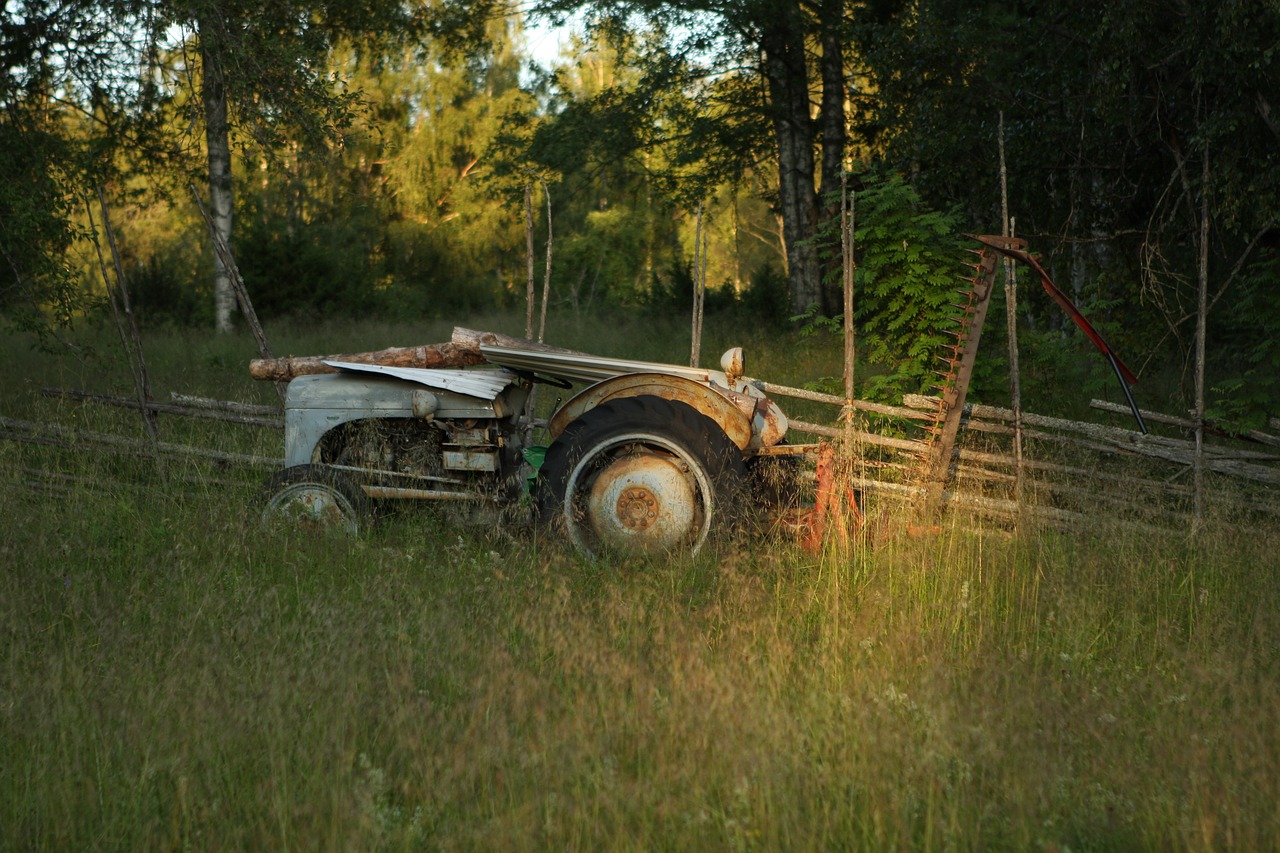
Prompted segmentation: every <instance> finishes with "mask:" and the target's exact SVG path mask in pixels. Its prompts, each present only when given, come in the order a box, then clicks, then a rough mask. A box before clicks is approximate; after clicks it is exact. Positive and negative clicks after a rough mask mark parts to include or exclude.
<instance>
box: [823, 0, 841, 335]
mask: <svg viewBox="0 0 1280 853" xmlns="http://www.w3.org/2000/svg"><path fill="white" fill-rule="evenodd" d="M843 9H844V6H843V3H842V2H841V0H825V2H823V4H822V8H821V10H820V13H821V15H822V20H821V21H820V22H819V26H820V27H821V38H822V59H821V69H822V112H821V115H820V117H819V121H820V122H821V129H822V187H821V190H820V191H819V211H820V215H821V222H820V226H821V223H827V222H835V221H838V219H839V217H840V201H839V193H840V191H841V186H842V184H841V175H842V174H843V173H844V167H845V163H844V153H845V110H844V105H845V77H844V40H843V39H842V38H841V25H842V23H843V20H842V14H843ZM821 263H822V278H823V282H824V284H823V288H822V296H823V299H822V311H823V313H824V314H829V315H833V316H834V315H835V314H836V313H838V312H839V311H840V310H842V308H843V302H844V294H843V292H842V290H843V289H842V287H841V285H840V283H841V281H842V276H841V275H839V274H838V273H839V272H840V271H841V270H842V268H843V258H842V257H841V254H840V252H839V251H838V249H837V246H836V245H835V244H832V245H831V247H830V248H828V249H826V250H824V251H823V252H822V257H821Z"/></svg>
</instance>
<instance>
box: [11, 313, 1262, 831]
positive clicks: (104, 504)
mask: <svg viewBox="0 0 1280 853" xmlns="http://www.w3.org/2000/svg"><path fill="white" fill-rule="evenodd" d="M466 325H469V326H471V327H473V328H493V329H494V330H497V331H505V332H515V333H518V331H519V325H520V320H519V318H515V317H507V316H487V317H474V318H469V319H468V320H467V321H466ZM606 328H607V331H608V337H607V338H605V337H604V332H603V331H602V329H606ZM268 331H270V332H272V333H273V336H274V342H275V344H276V350H277V352H279V353H287V352H293V353H297V354H313V353H316V352H322V351H352V350H359V349H372V348H379V347H383V346H388V345H395V344H413V343H425V342H430V341H436V340H445V339H447V337H448V326H446V325H444V324H439V325H424V326H410V325H408V324H405V325H399V326H396V325H388V324H371V323H370V324H354V323H353V324H347V325H336V324H335V325H330V326H324V325H319V326H309V327H308V326H297V327H289V326H285V327H282V328H280V329H276V330H271V329H269V330H268ZM681 332H682V328H681V326H680V325H677V324H674V323H673V324H671V325H670V326H669V327H663V328H660V329H658V330H657V332H655V330H654V328H653V324H652V323H651V322H647V321H642V320H627V319H614V320H611V321H610V322H608V323H607V324H592V323H586V322H583V323H582V324H571V325H567V327H566V328H565V329H564V330H563V331H560V332H558V333H557V335H556V336H554V337H553V338H552V340H553V341H554V342H556V343H561V344H564V345H567V346H572V347H579V348H584V349H588V350H594V351H597V352H600V353H601V354H606V355H620V356H629V357H639V358H655V359H663V360H670V361H682V360H684V359H685V358H686V356H685V355H684V354H683V353H684V352H687V350H684V351H683V352H682V350H681V349H680V346H681V345H680V344H679V340H680V339H681V337H680V336H681ZM683 332H684V334H686V335H687V329H685V330H683ZM73 341H74V342H75V343H76V345H77V347H78V349H69V348H66V347H61V348H59V349H58V351H57V352H56V353H53V354H40V353H38V352H36V351H34V350H32V349H31V348H30V346H29V344H30V341H29V340H27V339H25V338H23V337H22V336H12V337H11V338H10V339H9V340H8V341H7V342H6V343H5V344H4V345H3V346H4V349H3V352H4V353H5V360H6V366H7V367H8V370H7V371H6V375H5V378H4V379H3V380H0V383H3V385H2V387H3V388H4V392H3V395H2V396H0V400H2V401H3V402H2V404H0V415H4V416H9V417H21V418H27V419H32V420H45V421H49V422H56V423H61V424H80V425H92V426H93V427H94V428H96V429H108V428H110V429H113V430H115V431H117V432H119V433H121V434H130V435H136V436H141V429H140V427H139V425H138V419H137V417H136V415H130V414H129V413H127V412H124V411H117V410H102V409H99V408H93V409H90V408H86V407H83V406H80V405H78V404H74V403H70V402H66V401H60V400H53V399H48V398H45V397H42V396H40V394H39V393H38V392H39V389H40V388H41V387H42V386H44V385H61V386H64V387H83V388H87V389H89V390H94V391H101V392H114V393H127V389H128V387H129V386H128V379H127V372H126V370H125V368H124V367H123V363H122V361H121V359H120V357H119V356H118V354H117V353H118V350H119V343H118V342H117V341H115V340H114V331H113V330H105V329H87V330H83V331H82V332H80V333H77V335H76V336H75V337H74V338H73ZM602 341H605V342H606V343H601V342H602ZM731 343H732V344H742V345H744V346H745V347H746V349H747V353H748V359H749V361H748V371H749V372H750V373H753V374H754V375H759V376H764V377H766V378H769V379H771V380H773V381H777V382H786V383H799V382H803V381H806V380H808V379H812V378H816V377H817V376H820V375H824V374H831V373H834V372H836V371H837V370H838V365H839V353H838V352H834V351H829V350H830V349H831V348H830V346H829V344H828V343H827V342H822V341H815V340H814V339H803V340H801V339H795V338H792V337H789V336H788V335H784V334H780V333H779V334H775V333H770V332H768V331H767V330H765V329H761V328H756V329H753V330H750V331H749V333H748V334H747V336H746V337H745V339H743V338H742V337H741V336H735V334H734V332H733V330H732V329H730V328H728V327H713V328H710V329H708V332H707V342H706V343H704V346H703V350H704V352H719V350H720V349H722V348H724V347H725V346H728V345H729V344H731ZM146 344H147V347H148V358H149V362H150V365H151V368H152V381H153V383H154V384H155V386H156V388H157V389H160V390H163V391H164V392H165V393H167V392H168V391H169V390H176V391H181V392H184V393H193V394H204V395H207V396H214V397H220V398H224V399H239V400H245V401H254V402H268V401H270V400H271V399H272V396H273V392H272V389H271V388H270V387H269V386H261V385H255V384H254V383H253V382H252V381H251V380H249V379H248V377H247V373H246V372H245V369H244V364H245V362H246V361H247V360H248V358H250V357H251V356H252V354H253V349H252V343H251V341H250V340H249V338H248V337H247V336H244V337H240V336H236V337H232V338H218V339H215V338H212V337H206V336H204V335H203V334H196V333H192V332H186V331H182V330H176V329H169V330H150V331H148V332H147V338H146ZM685 346H687V344H685ZM161 430H162V437H165V438H166V439H167V440H171V441H184V442H187V443H200V444H204V445H206V446H219V447H225V448H227V449H233V450H237V451H240V452H252V453H257V454H261V455H266V456H278V455H279V454H280V452H281V450H280V448H281V438H280V435H279V433H278V432H277V433H272V432H270V431H268V430H246V429H244V428H241V427H234V426H227V425H215V424H213V423H212V422H194V423H188V422H179V421H175V420H162V421H161ZM52 465H56V466H57V467H58V468H59V470H62V471H64V472H67V473H71V474H74V475H75V476H76V477H78V478H82V479H78V480H74V481H72V480H67V481H65V484H64V485H62V486H61V487H58V488H51V487H49V485H48V484H47V483H46V484H45V487H43V488H33V487H31V485H30V484H29V480H30V477H29V476H27V473H26V472H28V469H31V468H33V467H48V466H52ZM0 477H2V478H3V479H2V480H0V483H3V488H2V489H0V518H2V519H3V522H2V523H3V531H4V532H3V543H2V544H0V567H2V568H0V848H3V849H13V850H96V849H174V848H181V849H196V850H225V849H264V850H287V849H297V850H329V849H340V850H437V849H439V850H525V849H552V850H597V849H611V850H612V849H619V850H831V849H840V850H883V849H921V850H934V849H938V850H993V849H1014V850H1046V851H1048V850H1055V851H1065V850H1073V851H1079V850H1126V851H1127V850H1138V849H1159V850H1165V849H1188V850H1218V849H1234V850H1266V849H1277V848H1280V769H1277V768H1280V584H1277V569H1278V568H1280V558H1277V556H1276V554H1277V553H1278V552H1280V531H1277V530H1276V529H1268V528H1256V529H1250V530H1242V529H1239V528H1237V527H1234V526H1231V525H1230V524H1228V523H1227V521H1229V519H1227V520H1222V519H1219V520H1215V521H1213V522H1212V523H1210V524H1208V525H1206V526H1205V527H1204V528H1203V529H1202V530H1199V531H1196V532H1195V533H1194V534H1192V533H1190V532H1188V531H1185V530H1183V531H1169V532H1167V533H1159V532H1154V531H1150V530H1147V531H1143V532H1135V531H1134V530H1133V529H1126V528H1121V527H1117V526H1115V525H1112V524H1110V523H1109V522H1108V520H1107V519H1106V518H1104V517H1102V516H1099V518H1098V519H1097V522H1096V524H1094V525H1091V526H1090V527H1088V528H1087V529H1076V530H1070V531H1064V530H1054V529H1050V528H1040V527H1036V526H1034V525H1032V524H1030V523H1027V524H1024V525H1022V526H1020V527H1018V528H1017V529H1009V528H1007V527H994V526H986V525H984V524H983V523H982V522H981V521H979V520H977V519H973V518H966V517H959V516H952V517H949V518H948V519H947V521H946V524H945V525H944V526H943V528H942V529H941V531H940V532H939V533H938V534H937V535H932V536H927V537H920V538H913V537H910V536H906V535H893V536H878V537H876V538H875V539H874V540H872V539H869V538H864V539H862V540H859V541H857V542H855V543H853V545H852V546H851V547H849V548H847V549H844V548H839V547H836V546H834V545H833V546H831V547H829V548H827V549H826V550H825V551H824V552H822V553H820V554H817V555H811V554H808V553H806V552H804V551H802V550H800V549H798V548H797V547H796V546H795V544H794V543H793V542H791V541H789V540H787V539H785V538H776V537H775V538H762V537H759V536H755V535H748V534H744V535H740V536H738V537H735V538H732V539H728V540H725V541H719V542H716V543H715V544H714V546H713V547H710V548H708V549H706V550H704V552H703V553H701V554H700V555H699V556H698V557H697V558H695V559H692V560H683V561H673V560H659V559H654V560H636V561H632V562H629V563H627V564H600V563H593V562H588V561H584V560H582V559H580V558H579V557H577V556H575V555H574V554H573V553H572V552H571V551H569V550H568V549H567V548H566V547H565V546H564V545H563V543H561V542H558V541H555V540H554V539H552V538H550V537H548V536H547V535H545V534H543V533H541V532H540V531H538V530H536V529H533V528H530V527H525V526H518V525H511V526H503V527H468V526H463V525H458V524H455V523H452V522H451V521H450V519H449V518H448V517H446V514H444V513H442V512H440V511H437V510H433V509H431V508H420V509H415V510H414V511H411V512H399V513H395V514H394V515H392V516H390V517H388V518H385V519H383V520H382V521H381V522H380V523H379V524H377V525H375V526H374V527H372V528H371V529H370V530H368V531H367V532H365V533H364V534H363V535H362V536H360V537H359V538H356V539H348V538H343V537H339V536H309V535H304V534H303V533H301V532H299V531H296V530H264V529H263V528H261V527H260V526H259V525H258V524H257V523H256V514H255V512H254V507H255V501H256V500H257V499H258V481H255V479H254V478H253V477H252V476H243V475H241V474H239V473H238V472H236V471H231V470H220V469H217V468H214V467H210V466H208V465H203V466H202V465H196V464H194V463H187V462H174V461H170V462H167V463H165V464H155V463H154V462H151V461H149V460H145V459H138V458H127V457H126V458H121V457H109V456H104V455H101V454H96V453H86V452H76V451H75V450H74V449H72V450H70V451H67V450H61V449H58V448H48V447H39V446H33V445H20V444H16V443H13V442H2V443H0Z"/></svg>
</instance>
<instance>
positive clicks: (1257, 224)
mask: <svg viewBox="0 0 1280 853" xmlns="http://www.w3.org/2000/svg"><path fill="white" fill-rule="evenodd" d="M530 26H538V27H552V26H562V27H564V32H567V33H571V35H570V36H568V37H567V38H566V40H565V42H564V43H563V47H562V50H561V53H560V55H559V56H557V57H555V58H553V59H547V58H545V57H537V58H535V56H533V54H532V53H531V51H530V40H529V29H528V28H529V27H530ZM1278 47H1280V3H1277V2H1276V0H1226V2H1222V3H1217V4H1198V3H1192V2H1187V0H1084V2H1083V3H1081V2H1070V3H1068V2H1065V0H1024V2H1019V3H1015V4H977V5H975V4H972V3H965V2H960V0H933V2H928V3H923V2H913V1H912V0H868V2H850V0H805V2H800V0H787V1H786V2H765V0H748V2H738V3H722V2H715V0H669V2H659V0H629V2H603V0H599V1H598V2H593V0H533V2H522V3H514V4H513V3H507V2H503V0H461V2H439V1H438V0H361V2H358V3H348V2H338V0H330V2H300V0H285V2H279V3H269V4H261V3H258V4H253V3H247V2H243V0H60V2H52V0H11V2H6V4H5V7H4V16H3V19H2V20H0V59H2V60H3V61H2V62H0V152H3V154H0V253H2V254H3V262H4V268H5V269H4V276H3V283H2V284H0V311H3V314H4V317H5V318H6V320H7V321H9V322H10V323H11V324H13V325H15V326H17V327H20V328H34V329H37V330H39V331H41V332H42V333H44V334H45V339H46V340H47V341H54V342H56V340H57V332H58V329H59V327H60V326H61V325H63V324H67V323H72V322H76V321H78V320H81V319H92V318H94V317H95V316H98V315H100V314H101V313H102V312H103V310H104V305H105V292H106V289H105V286H104V269H103V266H102V262H101V259H100V258H101V255H100V252H102V251H103V244H102V237H101V235H100V229H101V226H102V225H103V221H102V220H103V216H104V214H105V213H107V212H109V214H110V217H111V219H112V224H113V225H114V226H115V231H116V238H117V242H118V250H119V256H120V259H121V262H122V269H123V274H124V277H125V279H126V280H127V282H128V284H129V287H130V290H131V293H132V296H133V307H134V310H135V313H136V314H137V316H138V317H139V319H140V320H141V322H142V323H143V324H144V325H147V324H160V323H170V324H178V325H182V326H187V327H191V328H193V329H199V330H208V332H209V333H213V331H214V330H215V329H217V330H222V331H227V330H230V329H231V328H232V327H233V310H232V301H231V299H232V298H231V295H230V291H229V289H228V287H227V271H226V270H225V269H221V268H220V264H219V263H218V262H217V261H216V260H215V257H214V253H213V251H212V249H211V241H210V240H209V234H208V230H207V229H206V228H205V225H204V223H203V221H202V220H201V217H200V213H199V210H198V208H197V207H196V204H195V202H194V200H193V198H192V188H193V187H195V188H198V193H199V194H200V195H201V197H202V198H203V199H204V200H205V201H206V202H207V204H208V205H209V208H210V210H211V213H212V216H213V220H214V223H215V227H216V228H217V229H218V230H220V231H222V232H223V234H224V236H226V237H228V239H229V242H230V243H231V244H232V245H233V247H234V250H235V255H236V259H237V263H238V267H239V270H240V272H241V273H242V274H243V276H244V279H245V280H246V281H247V283H248V287H249V290H250V292H251V294H252V297H253V300H254V303H255V306H256V308H257V311H258V313H259V315H260V316H261V317H263V318H264V319H267V320H271V319H273V318H280V317H285V316H288V317H294V318H301V319H303V320H307V319H312V318H328V317H336V316H341V317H353V316H356V317H361V316H363V317H396V318H399V319H412V318H414V317H422V318H428V317H437V318H438V317H449V316H459V315H465V313H467V312H470V311H474V310H478V309H488V308H493V307H498V308H503V307H507V308H513V307H517V306H521V307H522V306H523V304H524V299H525V293H526V285H527V283H528V280H529V277H530V274H531V273H530V269H531V267H530V264H531V263H532V262H531V261H530V257H531V256H537V257H538V258H539V259H541V258H542V257H543V253H544V252H546V251H547V250H548V246H547V243H548V242H553V246H554V255H553V257H554V263H553V264H551V265H550V277H551V280H550V282H549V293H550V300H551V308H552V310H551V316H552V320H551V328H550V332H549V335H548V336H549V339H551V340H554V337H555V322H556V320H555V318H556V317H557V316H560V315H561V314H563V313H564V312H572V314H573V315H574V316H578V317H580V316H582V315H584V314H596V315H598V313H599V312H601V311H611V310H653V311H661V312H673V311H685V310H687V306H688V305H689V304H690V296H691V293H692V288H693V281H694V268H693V258H694V257H695V247H694V243H695V237H696V235H697V234H698V233H702V234H705V238H706V241H707V242H706V277H705V279H706V281H707V283H708V285H709V288H710V290H709V295H708V303H707V304H708V311H710V312H717V311H725V312H739V314H740V316H741V317H742V318H743V319H744V321H747V322H752V323H760V322H766V323H776V324H778V326H779V328H780V329H782V328H785V327H786V326H787V324H789V323H791V324H794V323H795V322H796V320H795V318H797V317H802V318H804V319H802V320H801V321H800V322H801V323H807V324H808V325H809V326H811V327H813V326H815V325H821V324H820V323H816V322H815V321H816V320H817V318H820V317H822V316H826V315H832V314H836V313H838V310H837V309H838V298H837V294H836V288H838V283H839V274H838V264H839V258H838V253H837V252H836V251H835V250H833V249H832V247H833V246H834V247H838V245H839V237H838V234H837V233H836V228H835V226H834V224H833V223H834V222H835V220H836V218H837V217H838V215H839V202H838V198H837V196H836V193H837V191H838V189H839V187H840V186H841V185H842V184H844V185H845V186H847V187H849V188H850V190H851V191H852V192H853V197H854V210H855V216H856V235H857V242H856V248H855V252H856V255H857V258H858V262H859V269H858V279H857V296H856V300H857V306H858V308H857V317H858V325H859V328H858V335H859V345H860V347H861V348H862V349H863V351H864V352H865V353H867V354H868V355H869V356H870V359H869V360H871V361H874V362H876V366H874V367H873V368H872V369H873V370H874V371H876V372H877V373H878V374H879V375H880V376H881V378H882V380H885V381H881V382H879V383H878V384H875V383H873V384H872V385H870V386H869V390H870V391H871V392H872V395H874V394H875V393H880V394H883V395H892V394H896V393H901V392H902V391H904V390H917V388H918V387H919V386H920V385H922V384H923V383H924V382H926V381H927V380H926V378H925V377H926V376H927V373H928V371H927V363H926V359H927V358H928V357H930V356H929V355H927V353H931V352H932V351H933V349H932V348H931V347H929V346H926V345H922V344H921V341H922V340H923V341H924V342H925V343H928V339H929V337H930V336H931V335H932V334H935V333H936V329H937V327H938V324H939V322H940V321H941V319H942V318H943V317H944V316H945V315H946V313H948V310H949V309H947V307H946V302H947V301H948V299H949V298H950V297H951V292H952V290H953V289H954V287H955V286H956V284H957V282H958V279H959V276H960V275H961V273H960V269H961V268H960V266H959V264H960V263H961V262H962V259H963V253H962V252H961V251H960V248H961V247H962V246H963V245H964V241H963V238H962V237H961V236H959V235H961V234H963V233H992V232H997V233H998V232H999V231H1000V228H1001V226H1002V197H1001V182H1000V151H1001V146H1003V148H1004V157H1005V162H1006V163H1007V166H1008V210H1009V211H1010V212H1011V213H1012V214H1013V216H1014V218H1015V223H1016V231H1017V234H1018V235H1019V236H1021V237H1024V238H1026V239H1027V240H1028V241H1029V242H1030V244H1031V246H1032V247H1033V248H1034V249H1036V250H1038V251H1039V252H1041V253H1042V254H1043V255H1044V257H1045V261H1046V267H1047V268H1048V269H1049V271H1050V273H1051V274H1052V275H1053V276H1054V278H1055V279H1056V280H1057V281H1058V283H1059V284H1060V285H1061V286H1062V287H1063V289H1064V290H1066V291H1067V292H1068V293H1069V294H1070V295H1071V296H1072V298H1073V299H1074V300H1075V301H1076V302H1077V304H1079V305H1080V306H1081V307H1082V308H1083V309H1084V310H1085V312H1086V313H1087V314H1088V315H1090V317H1091V318H1092V319H1093V320H1094V321H1095V324H1096V325H1098V326H1099V327H1100V328H1101V329H1102V330H1103V331H1104V333H1105V334H1106V335H1107V337H1108V338H1109V339H1110V340H1111V342H1112V344H1113V345H1115V346H1116V347H1117V348H1118V349H1119V350H1120V352H1121V353H1124V354H1125V355H1126V357H1127V358H1128V360H1129V361H1130V362H1133V363H1134V366H1135V368H1136V369H1137V371H1138V372H1139V374H1140V375H1141V376H1142V377H1143V378H1144V380H1151V379H1154V380H1155V386H1156V387H1157V388H1158V389H1160V393H1162V394H1167V395H1168V397H1169V400H1168V402H1170V403H1171V404H1172V405H1174V406H1175V407H1176V406H1181V407H1182V408H1183V409H1185V408H1186V407H1187V405H1188V403H1189V401H1190V400H1191V397H1192V396H1193V393H1194V392H1193V388H1192V385H1193V373H1194V370H1193V364H1194V362H1195V360H1196V359H1195V348H1196V347H1195V338H1196V322H1197V313H1198V312H1197V300H1198V298H1200V296H1201V295H1203V297H1204V301H1205V309H1206V311H1205V316H1206V317H1207V327H1206V329H1205V334H1206V340H1207V347H1206V351H1207V353H1208V355H1207V358H1205V359H1204V364H1205V368H1206V370H1207V375H1208V386H1209V398H1210V406H1209V414H1210V416H1212V417H1214V418H1217V419H1220V420H1224V421H1229V422H1230V423H1233V424H1235V425H1238V426H1241V427H1247V426H1255V425H1257V424H1259V423H1261V422H1262V421H1263V420H1264V419H1265V418H1266V417H1268V416H1270V415H1275V414H1276V412H1275V411H1274V409H1275V406H1274V403H1273V401H1274V400H1276V399H1277V391H1278V390H1280V311H1277V310H1276V308H1275V307H1274V305H1273V303H1272V300H1273V299H1274V297H1275V294H1276V293H1277V290H1278V288H1277V283H1280V57H1278V56H1277V53H1278V52H1280V51H1278ZM100 191H101V201H100V200H99V192H100ZM699 211H701V216H699ZM527 216H532V217H533V218H534V219H535V220H536V221H535V228H534V231H535V233H536V234H537V235H538V236H537V239H536V245H534V246H532V247H530V246H529V245H528V243H527V234H526V217H527ZM553 234H554V240H552V235H553ZM530 248H532V252H531V251H530ZM541 275H542V271H541V264H539V270H538V276H539V277H541ZM539 288H541V282H540V283H539ZM1018 322H1019V326H1020V329H1019V334H1020V348H1021V350H1022V352H1023V356H1022V359H1023V370H1024V372H1025V373H1027V374H1029V375H1031V376H1032V377H1033V378H1034V377H1036V376H1040V377H1041V378H1044V377H1046V376H1050V377H1052V378H1051V379H1049V380H1048V381H1044V382H1035V381H1034V379H1033V381H1032V382H1029V383H1027V385H1028V386H1029V387H1030V388H1032V389H1033V390H1034V389H1035V388H1037V387H1039V388H1043V389H1045V390H1046V391H1048V392H1052V390H1053V388H1054V387H1058V388H1061V387H1062V383H1063V382H1078V383H1084V384H1085V385H1086V386H1087V385H1089V383H1096V384H1100V383H1102V382H1103V381H1105V380H1106V378H1107V371H1106V366H1105V364H1104V363H1103V362H1102V361H1101V360H1098V359H1094V358H1092V357H1091V356H1089V355H1087V354H1086V353H1085V352H1084V347H1085V346H1087V344H1086V343H1085V342H1084V341H1083V338H1082V337H1081V336H1079V335H1078V334H1077V333H1074V332H1073V331H1072V327H1071V325H1070V323H1069V321H1068V320H1067V318H1066V317H1065V316H1064V315H1062V314H1061V313H1060V312H1058V311H1057V309H1056V308H1055V307H1053V306H1052V305H1051V304H1050V303H1049V301H1048V300H1047V299H1044V298H1043V297H1042V295H1041V294H1038V293H1036V292H1035V289H1033V288H1027V289H1024V291H1023V297H1022V299H1021V301H1020V303H1019V318H1018ZM995 325H998V324H995ZM992 331H994V332H995V333H996V336H997V337H998V336H999V334H1000V333H1001V331H1002V330H1000V329H994V330H992ZM388 343H396V342H388ZM400 343H404V342H400ZM412 343H418V342H416V341H415V342H412ZM53 345H56V343H54V344H53ZM1002 351H1003V348H1002V347H1000V346H997V345H991V346H988V347H985V348H984V359H983V365H984V370H983V372H982V373H981V374H980V375H979V377H978V380H977V384H976V386H975V389H974V392H975V394H977V395H978V396H979V397H985V398H988V399H990V398H998V397H999V396H1000V395H1001V394H1002V393H1004V381H1005V380H1004V379H1003V377H1005V376H1006V375H1007V374H1006V371H1005V370H1004V365H1003V362H1002V358H1003V356H1002ZM912 386H915V387H912ZM1146 399H1147V400H1151V396H1150V395H1148V396H1147V398H1146Z"/></svg>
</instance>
